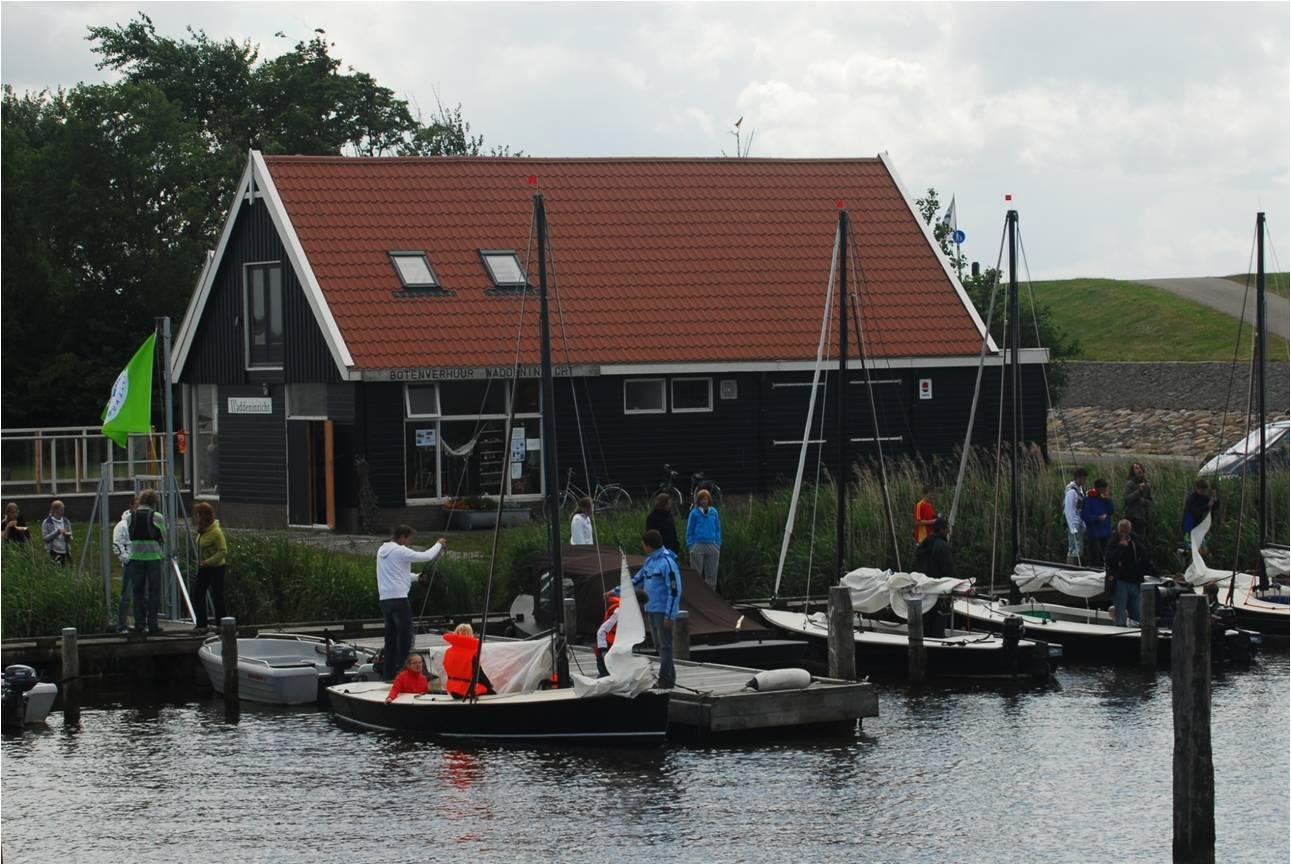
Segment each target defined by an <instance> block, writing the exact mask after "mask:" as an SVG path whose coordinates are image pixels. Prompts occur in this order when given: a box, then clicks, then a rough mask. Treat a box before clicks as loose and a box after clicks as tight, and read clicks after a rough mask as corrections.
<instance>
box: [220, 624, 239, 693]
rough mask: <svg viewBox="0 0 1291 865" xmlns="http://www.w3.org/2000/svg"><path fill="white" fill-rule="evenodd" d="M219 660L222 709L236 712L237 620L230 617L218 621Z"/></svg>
mask: <svg viewBox="0 0 1291 865" xmlns="http://www.w3.org/2000/svg"><path fill="white" fill-rule="evenodd" d="M220 660H221V663H223V665H224V707H225V709H227V710H229V711H231V712H236V711H237V707H238V620H237V619H235V618H233V617H232V616H225V617H224V618H222V619H220Z"/></svg>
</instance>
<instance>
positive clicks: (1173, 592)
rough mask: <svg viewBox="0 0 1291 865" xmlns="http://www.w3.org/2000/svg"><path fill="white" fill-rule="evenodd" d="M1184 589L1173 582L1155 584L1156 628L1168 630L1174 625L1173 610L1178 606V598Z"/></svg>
mask: <svg viewBox="0 0 1291 865" xmlns="http://www.w3.org/2000/svg"><path fill="white" fill-rule="evenodd" d="M1184 592H1185V589H1184V588H1183V587H1182V586H1180V585H1179V584H1178V583H1176V582H1174V581H1173V580H1167V581H1165V582H1162V583H1158V584H1157V627H1158V628H1169V627H1171V626H1173V625H1174V613H1175V608H1176V607H1178V606H1179V596H1180V595H1182V594H1184Z"/></svg>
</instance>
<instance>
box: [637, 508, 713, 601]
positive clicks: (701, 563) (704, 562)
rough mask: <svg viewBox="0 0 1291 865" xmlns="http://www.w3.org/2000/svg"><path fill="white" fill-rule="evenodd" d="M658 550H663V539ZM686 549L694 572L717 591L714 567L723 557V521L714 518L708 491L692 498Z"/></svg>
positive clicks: (660, 540)
mask: <svg viewBox="0 0 1291 865" xmlns="http://www.w3.org/2000/svg"><path fill="white" fill-rule="evenodd" d="M647 534H648V533H647ZM659 546H663V537H662V535H661V536H660V539H659ZM686 548H687V549H688V550H690V563H691V564H692V565H693V566H694V567H695V570H697V571H699V575H700V576H701V577H703V578H704V582H705V583H708V587H709V588H710V589H712V590H713V591H717V563H718V560H719V558H720V557H721V554H722V521H721V519H720V518H719V517H718V516H717V508H715V507H713V496H712V495H711V494H710V493H709V492H708V490H700V491H699V492H697V493H696V494H695V507H693V508H691V511H690V516H689V517H688V518H687V519H686Z"/></svg>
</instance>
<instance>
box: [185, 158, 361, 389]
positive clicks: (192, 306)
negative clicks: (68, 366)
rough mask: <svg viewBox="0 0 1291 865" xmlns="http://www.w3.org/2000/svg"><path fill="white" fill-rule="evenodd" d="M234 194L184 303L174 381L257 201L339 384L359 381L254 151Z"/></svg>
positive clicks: (275, 191) (285, 213)
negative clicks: (245, 209)
mask: <svg viewBox="0 0 1291 865" xmlns="http://www.w3.org/2000/svg"><path fill="white" fill-rule="evenodd" d="M237 188H238V194H237V195H235V196H234V197H233V203H232V205H231V206H230V208H229V213H228V215H227V216H226V217H225V218H224V228H223V229H222V230H221V232H220V242H219V244H218V245H217V246H216V247H215V252H214V253H212V254H211V255H209V256H208V257H207V260H206V265H205V267H203V268H202V275H201V276H200V277H199V278H198V281H197V289H196V290H195V291H194V292H193V297H192V299H191V300H189V302H188V309H187V310H186V311H185V313H184V321H183V323H182V324H180V326H179V333H178V335H177V336H176V338H175V347H174V349H173V350H172V352H171V364H172V367H171V368H172V369H173V370H174V377H175V378H176V379H180V378H181V377H182V376H183V373H184V364H185V363H186V362H187V360H188V353H189V352H190V351H191V350H192V347H193V340H194V339H195V338H196V335H197V327H198V325H199V324H200V322H201V319H202V313H203V312H204V311H205V310H206V302H207V301H208V300H209V299H210V296H211V289H212V287H213V286H214V284H215V277H216V275H217V274H218V273H219V270H220V263H221V262H222V261H223V260H224V253H225V250H226V249H227V247H228V245H229V238H230V237H232V236H233V227H234V225H236V224H237V220H238V214H239V213H240V212H241V210H242V205H243V204H247V203H249V202H252V201H254V200H256V199H259V200H261V201H262V202H263V203H264V204H265V205H266V206H267V207H268V208H269V217H270V219H271V220H272V222H273V226H274V228H275V229H276V230H277V232H278V237H279V239H280V240H281V241H282V245H283V248H284V249H286V251H287V259H288V260H289V261H290V262H291V266H292V270H293V271H294V272H295V274H296V278H297V280H299V282H300V285H301V288H302V289H303V290H304V293H305V298H306V299H307V300H308V301H309V307H310V309H311V310H312V311H313V313H314V319H315V320H316V321H317V322H318V326H319V329H320V330H321V331H322V332H323V339H324V341H326V343H327V348H328V351H329V352H330V353H331V355H332V361H333V362H334V363H335V364H336V369H337V371H338V372H340V374H341V378H342V380H350V379H356V378H357V377H358V375H357V373H356V372H354V371H352V369H351V368H352V367H353V366H354V360H353V358H352V357H351V356H350V351H349V348H347V347H346V345H345V340H344V339H343V338H342V337H341V331H340V328H338V327H337V325H336V319H334V318H333V317H332V311H331V309H329V308H328V306H327V302H326V301H325V300H324V299H323V291H322V288H320V287H319V285H318V279H317V278H316V277H315V276H314V271H313V268H311V267H310V266H309V260H308V258H306V257H305V250H304V248H303V247H302V246H301V245H300V238H298V237H297V236H296V229H295V228H294V227H293V226H292V224H291V219H290V218H289V217H288V216H287V209H286V208H285V207H284V206H283V203H282V199H281V198H280V197H279V195H278V190H277V188H276V187H275V186H274V184H273V178H272V177H270V175H269V170H268V167H267V166H266V165H265V161H264V157H263V156H262V155H261V154H260V152H259V151H258V150H252V151H251V153H250V156H249V157H248V159H247V167H246V169H245V170H244V171H243V172H242V179H241V180H239V181H238V187H237Z"/></svg>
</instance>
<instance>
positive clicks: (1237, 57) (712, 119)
mask: <svg viewBox="0 0 1291 865" xmlns="http://www.w3.org/2000/svg"><path fill="white" fill-rule="evenodd" d="M136 10H143V11H145V12H147V13H148V14H149V15H150V16H151V17H152V19H153V21H154V22H155V23H156V25H157V27H158V29H159V30H160V31H161V32H163V33H165V34H168V35H175V36H180V35H182V34H183V30H184V27H185V26H192V27H193V28H194V29H204V30H205V31H206V32H207V33H208V34H210V35H211V36H214V37H220V38H223V37H229V36H231V37H234V38H236V39H238V40H244V39H249V40H251V41H252V42H255V43H258V44H260V45H261V46H262V53H264V54H268V55H272V54H277V53H280V52H281V51H283V50H286V49H287V48H289V47H290V46H291V45H292V44H293V43H294V42H296V41H297V40H299V39H304V38H307V37H308V36H309V35H311V33H312V31H313V29H314V28H316V27H321V28H323V29H325V30H326V31H327V34H328V37H329V38H330V39H331V40H332V41H333V42H334V43H335V49H334V55H335V56H338V57H340V58H341V59H342V60H343V61H344V62H345V63H347V64H349V65H352V66H354V67H355V68H358V69H361V70H364V71H366V72H369V73H371V74H372V75H373V76H375V78H376V79H377V80H378V81H379V82H380V83H382V84H384V85H386V86H388V87H391V88H392V89H393V90H395V92H396V93H398V94H400V95H401V96H403V97H405V98H407V99H409V100H410V101H412V102H414V103H415V104H419V105H421V106H422V107H423V108H425V109H427V110H428V111H429V110H430V109H433V107H434V104H435V99H436V95H437V94H438V97H439V98H440V99H441V100H442V101H443V102H445V103H446V104H449V105H453V104H457V103H459V102H460V103H461V105H462V111H463V115H464V117H465V118H466V119H467V120H468V121H469V122H470V123H471V125H472V129H473V131H474V132H482V133H484V135H485V143H486V144H507V145H510V146H511V147H512V148H513V149H521V150H523V151H524V152H525V153H527V154H531V155H541V156H717V155H720V153H721V152H722V151H723V150H725V151H726V152H727V153H731V152H733V150H734V147H735V139H734V138H733V137H732V136H731V134H730V133H731V130H732V127H733V124H734V122H735V120H736V119H737V118H739V117H741V116H742V117H743V118H744V122H743V126H742V130H743V132H744V133H745V138H746V140H747V135H748V134H749V133H750V132H751V133H752V134H753V136H754V137H753V142H752V155H753V156H761V157H817V156H871V155H874V154H875V153H878V152H880V151H887V152H888V153H889V155H890V156H891V158H892V159H893V161H894V163H895V165H896V166H897V168H898V170H899V172H900V174H901V177H902V179H903V181H904V182H905V184H906V187H907V188H908V189H909V190H911V191H912V193H916V194H917V191H918V190H922V189H924V188H926V187H928V186H935V187H936V188H937V189H938V190H940V191H941V192H942V194H943V199H944V200H948V199H949V197H950V195H951V194H952V193H953V194H954V195H955V196H956V200H957V203H958V213H959V224H960V227H961V228H962V229H963V230H964V231H965V232H966V233H967V235H968V241H967V243H966V245H965V248H964V249H965V252H966V253H967V254H969V255H970V257H971V258H974V259H978V260H981V261H983V262H984V263H987V264H993V263H994V261H995V259H996V256H997V250H998V243H999V236H1000V229H1001V225H1002V220H1003V212H1004V203H1003V197H1004V194H1005V193H1011V194H1012V195H1013V200H1014V202H1015V204H1016V206H1017V207H1018V209H1019V211H1020V213H1021V220H1022V233H1023V240H1024V242H1025V245H1026V252H1027V258H1028V261H1029V263H1030V268H1031V274H1032V276H1034V277H1035V278H1037V279H1043V278H1058V277H1070V276H1109V277H1130V278H1132V277H1159V276H1198V275H1220V274H1228V273H1236V272H1241V271H1244V270H1245V268H1246V265H1247V262H1248V261H1249V258H1250V252H1251V242H1252V235H1253V226H1254V219H1255V212H1256V211H1257V210H1259V209H1263V210H1265V211H1266V212H1267V213H1268V217H1269V225H1270V229H1271V231H1272V237H1273V247H1274V249H1275V251H1276V252H1277V254H1278V256H1279V258H1280V263H1281V267H1280V269H1284V270H1285V269H1286V268H1287V261H1288V259H1291V251H1289V250H1288V246H1289V244H1288V237H1289V236H1291V235H1289V233H1288V221H1287V220H1288V197H1289V195H1291V192H1289V189H1291V187H1289V185H1288V174H1289V169H1288V165H1289V162H1291V132H1289V125H1291V123H1289V117H1291V102H1289V99H1291V96H1289V88H1288V57H1289V56H1291V52H1289V51H1288V48H1289V47H1291V46H1289V44H1288V43H1289V42H1291V15H1289V7H1288V6H1287V4H1285V3H1250V4H1243V3H1214V4H1208V3H1184V4H1170V3H1144V4H1132V3H1112V4H1084V3H1080V4H1062V3H1035V4H1021V5H1015V4H976V3H950V4H918V3H900V4H884V3H872V4H871V3H837V4H835V3H822V4H815V3H792V4H779V3H762V4H747V3H699V4H671V3H640V4H637V3H610V4H600V3H519V4H512V3H452V4H449V3H344V4H330V3H152V2H139V3H126V4H118V3H13V2H5V3H3V5H2V6H0V39H2V43H0V77H2V78H3V81H4V83H6V84H10V85H12V86H14V87H15V88H17V89H19V90H24V89H39V88H45V87H51V88H52V87H57V86H64V87H70V86H72V85H75V84H76V83H77V82H81V81H99V80H104V79H105V78H106V77H107V76H105V75H104V74H103V73H101V72H100V71H98V70H96V69H95V68H94V62H95V59H96V55H94V54H92V53H91V51H90V44H89V43H87V42H86V41H85V39H84V36H85V32H86V27H87V26H89V25H92V24H108V23H123V22H125V21H127V20H129V18H130V17H132V16H133V15H134V14H135V12H136ZM277 31H282V32H283V33H285V34H286V38H282V37H275V36H274V33H275V32H277ZM1270 268H1272V263H1271V264H1270Z"/></svg>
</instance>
